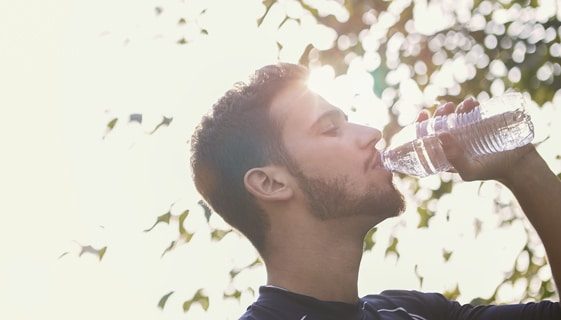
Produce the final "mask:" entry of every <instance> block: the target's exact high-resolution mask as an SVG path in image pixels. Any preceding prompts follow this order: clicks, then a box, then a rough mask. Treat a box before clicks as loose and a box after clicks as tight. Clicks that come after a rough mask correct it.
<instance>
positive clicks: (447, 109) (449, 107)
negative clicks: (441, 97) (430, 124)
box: [434, 102, 454, 117]
mask: <svg viewBox="0 0 561 320" xmlns="http://www.w3.org/2000/svg"><path fill="white" fill-rule="evenodd" d="M452 112H454V104H453V103H452V102H446V103H445V104H443V105H441V106H440V107H438V109H436V111H435V112H434V116H435V117H436V116H443V115H446V114H450V113H452Z"/></svg>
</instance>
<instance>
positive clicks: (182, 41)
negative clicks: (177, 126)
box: [148, 38, 187, 134]
mask: <svg viewBox="0 0 561 320" xmlns="http://www.w3.org/2000/svg"><path fill="white" fill-rule="evenodd" d="M177 43H179V44H186V43H187V40H185V38H181V39H180V40H179V41H177ZM172 121H173V118H169V117H166V116H164V117H163V119H162V121H160V123H158V124H157V125H156V127H155V128H154V129H153V130H152V131H151V132H149V133H148V134H153V133H154V132H156V130H158V129H160V128H161V127H167V126H169V125H170V124H171V122H172Z"/></svg>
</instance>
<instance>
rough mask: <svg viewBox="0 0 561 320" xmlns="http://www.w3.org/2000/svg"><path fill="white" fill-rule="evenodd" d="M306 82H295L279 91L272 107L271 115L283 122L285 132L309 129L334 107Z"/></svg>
mask: <svg viewBox="0 0 561 320" xmlns="http://www.w3.org/2000/svg"><path fill="white" fill-rule="evenodd" d="M333 108H334V107H333V106H332V105H331V104H329V103H328V102H327V101H325V99H323V98H322V97H321V96H319V95H318V94H317V93H315V92H313V91H311V90H310V89H309V88H308V87H307V85H306V84H305V83H301V82H298V83H295V84H292V85H290V86H288V87H286V88H284V89H283V90H282V91H281V92H279V93H278V94H277V95H276V96H275V98H274V99H273V101H272V103H271V107H270V113H271V117H272V118H273V119H275V120H276V121H278V122H279V123H281V124H282V128H283V132H287V130H286V128H290V130H288V131H292V132H293V131H300V130H306V129H308V128H309V127H310V126H311V125H312V124H313V122H314V120H315V119H317V117H318V116H319V115H321V113H323V112H325V111H326V110H329V109H333Z"/></svg>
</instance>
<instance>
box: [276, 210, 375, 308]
mask: <svg viewBox="0 0 561 320" xmlns="http://www.w3.org/2000/svg"><path fill="white" fill-rule="evenodd" d="M297 225H298V226H299V227H294V225H293V226H292V227H291V228H286V229H285V230H283V231H285V232H284V233H283V234H282V236H280V235H278V236H277V237H275V236H273V237H272V238H273V239H275V238H276V240H278V241H272V243H273V245H272V246H271V247H270V249H271V250H268V252H270V254H268V255H267V256H266V258H265V261H266V266H267V276H268V281H267V284H269V285H273V286H278V287H281V288H284V289H287V290H289V291H292V292H295V293H299V294H304V295H307V296H311V297H314V298H316V299H319V300H324V301H339V302H347V303H356V302H357V301H358V288H357V281H358V271H359V267H360V260H361V258H362V248H363V236H364V234H365V233H366V232H361V231H357V230H356V228H350V227H349V226H345V225H344V223H341V222H340V221H335V220H334V221H331V222H322V223H321V225H320V226H319V227H318V224H317V222H316V224H315V225H314V226H313V228H306V227H302V224H297ZM304 225H305V224H304ZM362 228H363V227H362ZM351 229H352V230H351ZM275 244H276V245H275Z"/></svg>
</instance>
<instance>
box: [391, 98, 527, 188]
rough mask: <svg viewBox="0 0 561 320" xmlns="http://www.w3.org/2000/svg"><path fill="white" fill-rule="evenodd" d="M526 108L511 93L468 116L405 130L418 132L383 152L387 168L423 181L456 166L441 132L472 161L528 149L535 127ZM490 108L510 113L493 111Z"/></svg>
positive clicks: (444, 118)
mask: <svg viewBox="0 0 561 320" xmlns="http://www.w3.org/2000/svg"><path fill="white" fill-rule="evenodd" d="M505 103H511V104H512V105H511V106H508V105H504V104H505ZM501 104H502V105H501ZM524 104H525V103H524V98H523V96H522V95H521V94H519V93H509V94H506V95H505V96H501V97H498V98H494V99H491V100H489V101H488V104H483V105H482V106H480V107H476V108H474V109H472V110H471V111H470V112H468V113H452V114H449V115H446V116H438V117H434V118H430V119H428V120H426V121H423V122H420V123H416V124H413V125H412V126H410V128H405V129H404V130H403V132H406V133H408V134H409V133H410V132H415V134H414V136H413V137H412V138H410V139H409V140H408V141H406V142H402V143H400V144H398V145H397V146H391V147H389V148H388V149H386V150H385V151H384V152H383V155H382V158H383V163H384V166H385V168H386V169H388V170H390V171H396V172H401V173H405V174H409V175H414V176H419V177H424V176H428V175H431V174H434V173H437V172H442V171H446V170H449V169H450V168H451V167H452V166H451V165H450V163H449V162H448V160H447V159H446V156H445V155H444V151H443V150H442V146H441V145H440V143H439V140H438V138H437V135H438V134H439V133H441V132H450V133H451V134H453V135H454V137H455V138H456V140H457V141H459V143H460V144H461V145H462V147H463V148H464V150H465V151H467V153H468V154H469V155H470V156H472V157H481V156H484V155H490V154H493V153H497V152H503V151H507V150H512V149H515V148H518V147H521V146H524V145H526V144H528V143H530V142H531V141H532V139H533V138H534V127H533V124H532V121H531V119H530V116H529V115H528V114H527V113H526V111H525V108H524ZM497 105H498V106H497ZM490 106H492V107H494V108H502V109H503V110H506V111H504V112H497V110H496V109H495V110H489V108H490ZM398 134H399V133H398ZM401 140H403V138H402V139H401ZM406 140H407V139H406Z"/></svg>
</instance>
